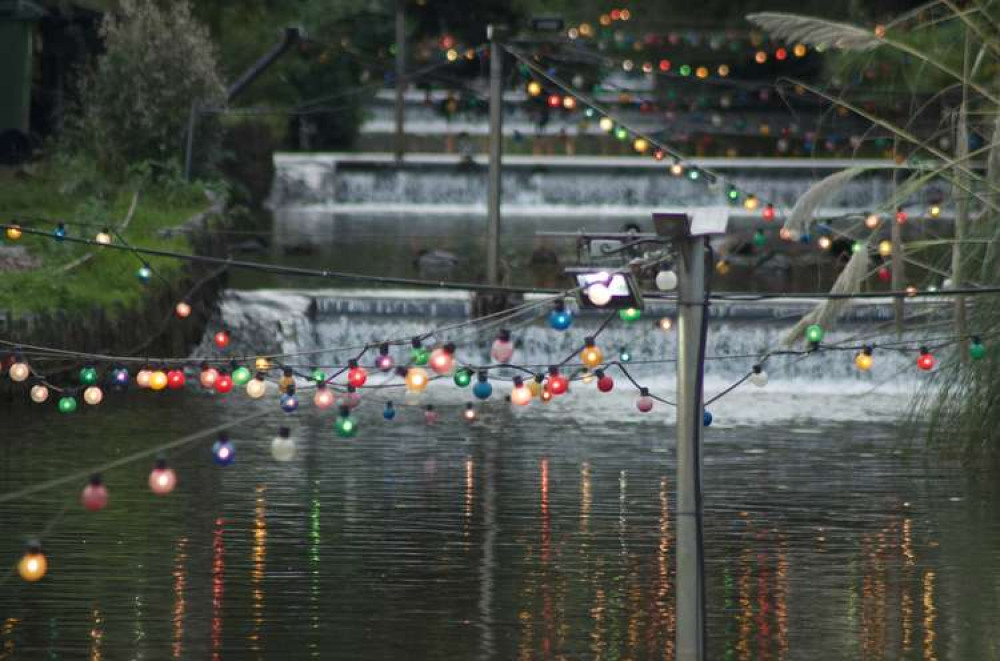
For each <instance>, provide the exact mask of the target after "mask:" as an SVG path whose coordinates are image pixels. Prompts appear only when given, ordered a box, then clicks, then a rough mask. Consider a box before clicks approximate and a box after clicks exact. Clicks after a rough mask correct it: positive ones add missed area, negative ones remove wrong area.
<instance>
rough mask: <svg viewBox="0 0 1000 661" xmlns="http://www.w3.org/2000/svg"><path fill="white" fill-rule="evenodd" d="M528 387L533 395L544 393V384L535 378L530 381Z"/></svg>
mask: <svg viewBox="0 0 1000 661" xmlns="http://www.w3.org/2000/svg"><path fill="white" fill-rule="evenodd" d="M527 387H528V390H530V391H531V396H532V397H538V396H539V395H540V394H542V384H541V383H539V382H538V381H535V380H534V379H531V380H530V381H528V386H527Z"/></svg>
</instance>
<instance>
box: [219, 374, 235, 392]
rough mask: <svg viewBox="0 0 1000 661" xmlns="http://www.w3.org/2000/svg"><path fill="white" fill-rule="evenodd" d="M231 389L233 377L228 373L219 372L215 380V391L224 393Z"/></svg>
mask: <svg viewBox="0 0 1000 661" xmlns="http://www.w3.org/2000/svg"><path fill="white" fill-rule="evenodd" d="M232 389H233V378H232V377H231V376H229V375H228V374H220V375H219V378H217V379H216V380H215V392H217V393H222V394H225V393H227V392H229V391H230V390H232Z"/></svg>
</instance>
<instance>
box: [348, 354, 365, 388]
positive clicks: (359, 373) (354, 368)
mask: <svg viewBox="0 0 1000 661" xmlns="http://www.w3.org/2000/svg"><path fill="white" fill-rule="evenodd" d="M347 365H348V367H350V369H348V370H347V383H348V384H350V385H352V386H354V387H355V388H360V387H361V386H363V385H365V381H367V380H368V370H366V369H365V368H364V367H361V366H360V365H358V361H356V360H351V361H349V362H348V363H347Z"/></svg>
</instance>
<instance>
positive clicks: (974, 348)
mask: <svg viewBox="0 0 1000 661" xmlns="http://www.w3.org/2000/svg"><path fill="white" fill-rule="evenodd" d="M985 356H986V347H985V346H984V345H983V343H982V342H981V341H980V340H979V338H978V337H974V338H972V344H970V345H969V357H971V358H972V359H973V360H980V359H981V358H984V357H985Z"/></svg>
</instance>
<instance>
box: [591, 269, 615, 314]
mask: <svg viewBox="0 0 1000 661" xmlns="http://www.w3.org/2000/svg"><path fill="white" fill-rule="evenodd" d="M605 275H607V274H605ZM607 279H608V280H610V277H608V278H607ZM587 298H588V299H590V302H591V303H593V304H594V305H596V306H597V307H604V306H605V305H607V304H608V303H610V302H611V290H610V289H608V287H607V285H605V284H604V283H603V282H593V283H591V284H590V285H588V286H587Z"/></svg>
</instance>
